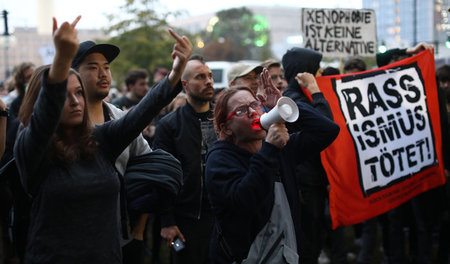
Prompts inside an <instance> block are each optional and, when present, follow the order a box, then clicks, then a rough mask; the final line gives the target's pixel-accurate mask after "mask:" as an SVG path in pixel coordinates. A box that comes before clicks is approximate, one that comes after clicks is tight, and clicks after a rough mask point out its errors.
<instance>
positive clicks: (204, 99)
mask: <svg viewBox="0 0 450 264" xmlns="http://www.w3.org/2000/svg"><path fill="white" fill-rule="evenodd" d="M188 95H189V97H190V98H191V99H192V100H193V101H196V102H199V103H206V102H211V101H212V99H213V98H212V97H211V98H209V97H204V96H201V95H198V94H193V93H189V94H188Z"/></svg>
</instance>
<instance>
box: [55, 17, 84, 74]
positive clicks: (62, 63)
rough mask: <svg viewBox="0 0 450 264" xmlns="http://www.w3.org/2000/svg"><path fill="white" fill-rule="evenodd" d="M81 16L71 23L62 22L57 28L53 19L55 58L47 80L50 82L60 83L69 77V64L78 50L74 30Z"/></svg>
mask: <svg viewBox="0 0 450 264" xmlns="http://www.w3.org/2000/svg"><path fill="white" fill-rule="evenodd" d="M80 19H81V16H78V17H77V18H75V20H74V21H73V22H72V23H69V22H64V23H62V24H61V26H60V27H59V28H58V22H57V21H56V18H53V43H54V44H55V57H54V58H53V63H52V66H51V67H50V72H49V76H48V79H49V81H50V82H61V81H64V80H65V79H67V77H68V75H69V69H70V64H71V62H72V59H73V57H74V56H75V54H76V53H77V50H78V45H79V41H78V31H77V30H76V29H75V27H76V25H77V23H78V21H80Z"/></svg>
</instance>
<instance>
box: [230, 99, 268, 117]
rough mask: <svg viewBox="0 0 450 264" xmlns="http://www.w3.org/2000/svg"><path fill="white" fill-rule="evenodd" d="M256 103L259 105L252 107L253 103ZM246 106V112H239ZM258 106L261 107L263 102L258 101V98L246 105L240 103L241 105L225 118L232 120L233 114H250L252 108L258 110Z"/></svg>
mask: <svg viewBox="0 0 450 264" xmlns="http://www.w3.org/2000/svg"><path fill="white" fill-rule="evenodd" d="M254 103H256V104H257V105H256V106H255V107H252V106H251V105H252V104H254ZM244 106H245V107H246V111H244V112H242V113H240V114H238V113H237V112H238V110H240V108H242V107H244ZM258 107H261V102H260V101H258V100H256V101H253V102H251V103H249V104H246V105H240V106H238V107H236V108H235V109H234V111H233V112H231V113H230V114H229V115H228V116H227V118H226V119H225V121H228V120H230V119H231V118H232V117H233V116H244V115H248V113H250V108H251V109H253V110H255V111H257V110H258Z"/></svg>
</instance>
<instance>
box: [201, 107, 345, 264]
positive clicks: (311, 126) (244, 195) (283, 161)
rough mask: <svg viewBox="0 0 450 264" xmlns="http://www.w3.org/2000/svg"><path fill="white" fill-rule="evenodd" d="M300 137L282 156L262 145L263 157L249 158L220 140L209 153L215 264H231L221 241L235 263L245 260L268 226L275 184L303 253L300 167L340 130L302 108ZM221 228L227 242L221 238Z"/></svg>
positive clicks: (292, 138)
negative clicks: (283, 193)
mask: <svg viewBox="0 0 450 264" xmlns="http://www.w3.org/2000/svg"><path fill="white" fill-rule="evenodd" d="M298 105H299V110H300V113H301V114H300V117H299V120H298V121H297V122H296V123H295V125H296V126H297V130H298V132H297V133H294V134H291V136H290V140H289V141H288V144H287V145H286V147H285V148H283V149H282V150H280V149H278V148H277V147H275V146H273V145H271V144H269V143H267V142H263V146H262V148H261V150H260V151H259V152H256V153H250V152H248V151H246V150H244V149H241V148H239V147H238V146H236V145H234V144H232V143H231V142H229V141H226V140H221V141H217V142H216V143H215V144H214V147H213V148H212V149H211V150H210V152H209V153H208V157H207V163H206V186H207V189H208V193H209V197H210V201H211V207H212V210H213V212H214V214H215V216H216V219H217V222H216V228H215V229H214V234H213V236H212V239H211V246H210V256H211V258H212V259H213V260H214V261H215V263H232V262H233V258H230V257H229V256H227V254H226V253H225V251H224V249H223V247H222V245H223V241H226V244H227V245H228V246H229V247H230V249H231V255H233V256H234V257H235V259H236V260H238V261H241V260H242V259H244V258H245V257H246V256H247V254H248V251H249V248H250V245H251V244H252V242H253V240H254V239H255V237H256V235H257V234H258V232H259V231H260V230H261V228H262V227H263V226H264V225H265V224H266V222H267V220H268V219H269V217H270V213H271V210H272V207H273V202H274V194H273V186H274V182H275V181H276V180H278V179H281V182H282V183H283V185H284V188H285V191H286V196H287V199H288V201H289V206H290V209H291V215H292V220H293V223H294V225H295V235H296V238H297V248H298V252H299V254H301V252H302V243H304V241H303V234H302V233H303V232H302V230H301V227H300V201H299V196H298V189H297V185H296V184H295V171H294V169H295V167H296V165H297V164H298V163H299V162H301V161H302V160H304V159H305V158H307V157H308V156H310V155H312V154H318V153H320V151H322V150H323V149H324V148H326V147H327V146H328V145H329V144H331V142H333V140H334V139H335V138H336V136H337V135H338V133H339V126H338V125H336V124H335V123H334V122H332V121H330V120H329V119H327V118H325V117H323V116H322V115H321V114H319V113H318V112H317V111H315V110H314V109H312V108H311V107H310V106H308V105H306V104H304V103H300V104H298ZM218 227H220V229H221V231H222V234H223V237H224V240H222V239H219V237H218V234H219V232H218Z"/></svg>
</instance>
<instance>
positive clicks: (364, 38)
mask: <svg viewBox="0 0 450 264" xmlns="http://www.w3.org/2000/svg"><path fill="white" fill-rule="evenodd" d="M302 34H303V39H304V40H303V46H304V47H305V48H309V49H313V50H316V51H320V52H321V53H322V54H323V55H324V56H325V57H337V58H345V57H348V56H370V57H372V56H375V54H376V50H377V31H376V21H375V11H374V10H371V9H316V8H303V9H302Z"/></svg>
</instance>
